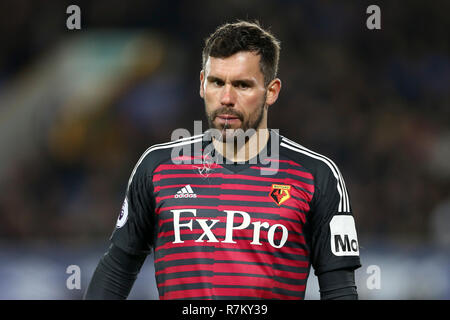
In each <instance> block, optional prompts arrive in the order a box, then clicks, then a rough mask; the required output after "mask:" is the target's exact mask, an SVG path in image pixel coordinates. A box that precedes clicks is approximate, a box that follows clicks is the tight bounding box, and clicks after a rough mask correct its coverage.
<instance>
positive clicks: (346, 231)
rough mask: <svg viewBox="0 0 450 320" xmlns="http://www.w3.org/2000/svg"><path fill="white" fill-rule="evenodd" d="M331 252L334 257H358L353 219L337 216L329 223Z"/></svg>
mask: <svg viewBox="0 0 450 320" xmlns="http://www.w3.org/2000/svg"><path fill="white" fill-rule="evenodd" d="M330 232H331V251H332V252H333V254H334V255H335V256H359V245H358V237H357V235H356V228H355V219H353V216H350V215H337V216H334V217H333V219H331V221H330Z"/></svg>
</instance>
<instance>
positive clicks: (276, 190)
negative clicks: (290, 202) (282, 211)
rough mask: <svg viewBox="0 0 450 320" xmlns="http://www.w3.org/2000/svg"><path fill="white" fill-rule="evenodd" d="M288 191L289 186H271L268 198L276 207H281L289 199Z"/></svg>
mask: <svg viewBox="0 0 450 320" xmlns="http://www.w3.org/2000/svg"><path fill="white" fill-rule="evenodd" d="M289 190H291V186H287V185H284V184H273V185H272V190H270V193H269V196H270V197H271V198H272V200H273V201H275V203H276V204H277V205H279V206H281V204H282V203H283V202H285V201H286V200H287V199H289V198H290V197H291V194H290V193H289Z"/></svg>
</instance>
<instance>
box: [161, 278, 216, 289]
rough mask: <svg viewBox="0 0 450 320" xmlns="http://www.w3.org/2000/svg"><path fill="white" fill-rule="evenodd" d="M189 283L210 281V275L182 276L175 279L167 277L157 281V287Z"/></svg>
mask: <svg viewBox="0 0 450 320" xmlns="http://www.w3.org/2000/svg"><path fill="white" fill-rule="evenodd" d="M189 283H208V284H209V283H211V277H182V278H175V279H167V280H165V281H163V282H160V283H158V287H165V286H176V285H180V284H189Z"/></svg>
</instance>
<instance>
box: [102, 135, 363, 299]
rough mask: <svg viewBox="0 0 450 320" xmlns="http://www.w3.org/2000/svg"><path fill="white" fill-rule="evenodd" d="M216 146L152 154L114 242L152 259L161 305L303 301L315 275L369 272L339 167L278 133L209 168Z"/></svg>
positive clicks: (199, 142)
mask: <svg viewBox="0 0 450 320" xmlns="http://www.w3.org/2000/svg"><path fill="white" fill-rule="evenodd" d="M207 143H208V139H205V135H199V136H194V137H191V138H185V139H180V140H177V141H173V142H168V143H163V144H158V145H154V146H152V147H150V148H149V149H147V150H146V151H145V153H144V154H143V155H142V157H141V158H140V159H139V161H138V163H137V164H136V166H135V168H134V170H133V172H132V174H131V177H130V179H129V182H128V187H127V192H126V197H125V201H124V203H123V206H122V210H121V213H120V215H119V218H118V220H117V225H116V227H115V230H114V232H113V234H112V236H111V240H112V242H113V243H114V244H115V245H117V246H118V247H120V248H121V249H123V250H125V251H127V252H129V253H132V254H137V253H139V254H141V253H150V252H151V251H152V250H153V252H154V263H155V272H156V274H155V277H156V283H157V287H158V291H159V295H160V299H303V298H304V295H305V289H306V283H307V278H308V275H309V271H310V267H311V266H313V267H314V270H315V273H316V274H321V273H323V272H327V271H331V270H336V269H341V268H358V267H359V266H360V260H359V249H358V243H357V235H356V230H355V224H354V220H353V215H352V211H351V206H350V199H349V196H348V192H347V188H346V185H345V182H344V179H343V177H342V175H341V173H340V171H339V169H338V168H337V166H336V165H335V163H334V162H333V161H331V160H330V159H328V158H327V157H324V156H322V155H320V154H318V153H315V152H313V151H311V150H309V149H307V148H305V147H303V146H301V145H299V144H297V143H295V142H293V141H291V140H289V139H287V138H285V137H283V136H280V135H278V133H277V132H275V131H274V130H270V138H269V141H268V143H267V145H266V147H265V148H264V150H263V151H262V152H261V153H260V154H259V155H258V157H256V158H255V159H251V160H249V161H247V162H246V163H238V164H234V163H226V161H212V162H211V161H209V160H210V159H211V154H209V153H208V154H205V152H204V151H205V150H206V149H207ZM209 143H210V141H209ZM199 151H200V152H199ZM223 162H225V163H223Z"/></svg>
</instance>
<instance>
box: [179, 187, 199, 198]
mask: <svg viewBox="0 0 450 320" xmlns="http://www.w3.org/2000/svg"><path fill="white" fill-rule="evenodd" d="M174 197H175V198H197V195H196V194H195V192H194V191H193V190H192V188H191V185H190V184H188V185H187V186H185V187H184V188H182V189H181V190H180V191H178V192H177V193H176V194H175V196H174Z"/></svg>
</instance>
